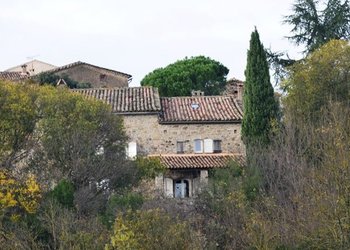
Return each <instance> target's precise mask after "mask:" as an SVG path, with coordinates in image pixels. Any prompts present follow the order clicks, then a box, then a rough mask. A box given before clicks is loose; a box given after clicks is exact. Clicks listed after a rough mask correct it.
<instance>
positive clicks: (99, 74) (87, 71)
mask: <svg viewBox="0 0 350 250" xmlns="http://www.w3.org/2000/svg"><path fill="white" fill-rule="evenodd" d="M46 73H52V74H55V75H58V76H60V77H63V76H68V77H69V78H70V79H72V80H74V81H76V82H79V83H89V84H91V88H120V87H128V85H129V82H130V81H131V79H132V76H131V75H129V74H126V73H122V72H119V71H116V70H111V69H107V68H102V67H99V66H95V65H92V64H88V63H84V62H80V61H78V62H75V63H71V64H67V65H65V66H62V67H57V68H54V69H51V70H49V71H46Z"/></svg>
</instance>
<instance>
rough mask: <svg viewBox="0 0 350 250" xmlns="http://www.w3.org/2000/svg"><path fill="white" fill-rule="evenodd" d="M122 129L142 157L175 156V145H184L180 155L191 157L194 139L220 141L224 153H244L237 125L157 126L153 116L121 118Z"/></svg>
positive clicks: (239, 125) (239, 126) (156, 120)
mask: <svg viewBox="0 0 350 250" xmlns="http://www.w3.org/2000/svg"><path fill="white" fill-rule="evenodd" d="M124 126H125V130H126V134H127V135H128V137H129V141H134V142H136V143H137V151H138V154H142V155H150V154H176V152H177V145H176V143H177V141H183V142H184V154H191V153H194V140H195V139H213V140H221V149H222V152H224V153H236V154H238V153H243V152H244V146H243V143H242V141H241V124H240V123H211V124H210V123H204V124H203V123H199V124H191V123H188V124H160V123H159V122H158V115H157V114H150V115H147V114H146V115H125V116H124Z"/></svg>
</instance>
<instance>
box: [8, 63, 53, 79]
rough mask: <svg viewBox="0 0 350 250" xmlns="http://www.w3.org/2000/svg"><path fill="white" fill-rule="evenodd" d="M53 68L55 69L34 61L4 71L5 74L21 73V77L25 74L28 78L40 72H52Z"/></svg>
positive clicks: (50, 65)
mask: <svg viewBox="0 0 350 250" xmlns="http://www.w3.org/2000/svg"><path fill="white" fill-rule="evenodd" d="M54 68H57V66H54V65H52V64H49V63H46V62H42V61H39V60H36V59H35V60H32V61H29V62H26V63H22V64H21V65H17V66H14V67H11V68H9V69H7V70H5V72H17V73H22V75H23V74H25V75H28V76H34V75H37V74H40V73H42V72H45V71H48V70H52V69H54Z"/></svg>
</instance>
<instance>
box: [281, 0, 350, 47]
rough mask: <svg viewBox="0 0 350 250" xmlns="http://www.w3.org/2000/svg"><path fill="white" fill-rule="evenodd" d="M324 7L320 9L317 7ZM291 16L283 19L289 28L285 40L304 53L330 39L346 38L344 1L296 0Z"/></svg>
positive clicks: (349, 14)
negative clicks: (290, 28)
mask: <svg viewBox="0 0 350 250" xmlns="http://www.w3.org/2000/svg"><path fill="white" fill-rule="evenodd" d="M323 4H324V6H325V7H324V9H322V10H320V6H321V5H323ZM293 11H294V13H293V14H291V15H289V16H287V17H285V23H287V24H290V25H292V26H293V28H292V30H291V32H292V33H293V35H292V36H290V37H288V38H289V39H290V40H291V41H293V42H294V43H295V44H297V45H300V44H302V45H305V46H306V51H305V52H307V53H309V52H312V51H314V50H315V49H317V48H319V47H320V46H322V45H323V44H325V43H327V42H328V41H330V40H332V39H349V38H350V4H349V1H348V0H345V1H344V0H328V1H315V0H297V1H296V3H295V4H294V5H293Z"/></svg>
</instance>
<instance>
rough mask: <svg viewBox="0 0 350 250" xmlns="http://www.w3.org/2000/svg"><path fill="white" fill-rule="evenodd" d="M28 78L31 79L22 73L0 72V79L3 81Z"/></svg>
mask: <svg viewBox="0 0 350 250" xmlns="http://www.w3.org/2000/svg"><path fill="white" fill-rule="evenodd" d="M28 77H29V76H28V75H23V74H22V73H21V72H7V71H3V72H0V79H2V80H9V81H18V80H23V79H27V78H28Z"/></svg>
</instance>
